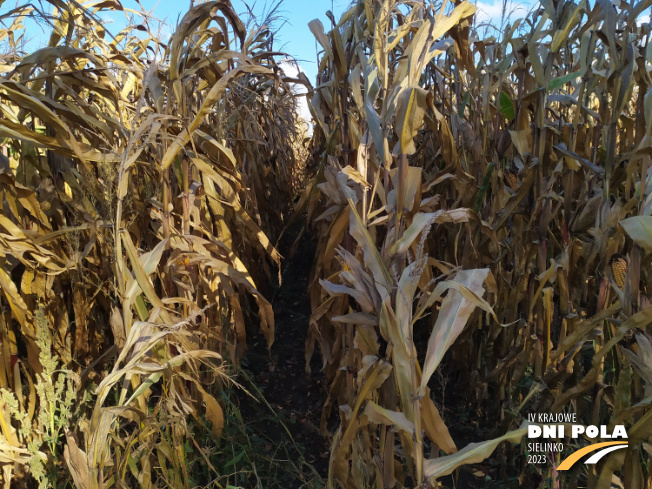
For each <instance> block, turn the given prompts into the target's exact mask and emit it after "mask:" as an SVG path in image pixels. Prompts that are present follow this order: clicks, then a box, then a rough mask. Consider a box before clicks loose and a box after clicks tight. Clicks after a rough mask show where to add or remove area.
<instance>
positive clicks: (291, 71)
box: [280, 59, 312, 132]
mask: <svg viewBox="0 0 652 489" xmlns="http://www.w3.org/2000/svg"><path fill="white" fill-rule="evenodd" d="M280 66H281V69H282V70H283V72H284V73H285V74H286V76H289V77H290V78H298V77H299V72H300V71H303V70H302V69H301V66H300V65H299V63H297V62H296V61H294V60H292V59H286V60H284V61H282V62H281V64H280ZM292 89H293V90H294V91H295V92H294V93H296V94H304V93H307V90H306V87H304V86H303V85H300V84H298V83H297V84H294V85H293V86H292ZM297 102H298V104H299V115H300V116H301V118H302V119H303V120H304V122H305V123H306V124H307V125H308V131H309V132H312V124H311V123H310V121H311V120H312V115H311V114H310V109H309V108H308V101H307V100H306V97H297Z"/></svg>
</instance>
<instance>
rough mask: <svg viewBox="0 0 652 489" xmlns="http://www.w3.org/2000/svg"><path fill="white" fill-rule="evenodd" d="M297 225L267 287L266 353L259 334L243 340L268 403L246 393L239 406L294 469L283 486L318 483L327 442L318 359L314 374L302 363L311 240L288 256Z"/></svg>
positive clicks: (248, 365)
mask: <svg viewBox="0 0 652 489" xmlns="http://www.w3.org/2000/svg"><path fill="white" fill-rule="evenodd" d="M300 230H301V223H299V224H298V225H297V226H293V227H292V228H291V229H289V230H288V232H287V234H286V236H285V237H284V238H283V241H282V242H281V245H280V251H281V254H283V256H285V257H286V258H285V260H284V262H283V265H284V269H283V276H282V277H283V280H282V284H281V286H280V287H276V288H274V289H272V290H273V292H272V294H271V297H272V301H271V302H272V306H273V308H274V315H275V320H276V337H275V341H274V345H273V346H272V350H271V354H270V352H268V351H267V348H266V345H265V341H264V340H263V339H262V337H260V336H258V335H257V334H255V337H253V338H251V341H248V345H249V346H248V351H247V354H246V360H245V362H244V366H245V368H246V369H247V370H248V371H249V374H250V376H251V377H252V380H253V383H254V384H255V385H256V386H257V388H258V389H260V390H261V391H262V395H263V397H264V399H265V401H266V402H267V403H268V406H265V405H264V402H262V403H255V402H253V401H252V400H251V398H249V400H246V399H242V401H243V402H242V403H241V410H242V414H243V417H244V418H245V420H246V421H247V422H250V423H251V427H252V428H253V430H254V432H255V433H258V434H260V435H262V436H264V437H265V438H266V439H267V440H268V448H269V450H270V451H273V452H274V453H275V457H276V458H277V463H279V464H287V468H288V471H287V472H288V473H290V474H291V473H294V474H295V477H289V478H288V479H286V480H284V481H279V483H281V482H283V486H282V487H284V488H300V487H301V488H320V487H323V483H324V482H325V480H326V477H327V472H328V456H329V446H328V442H327V440H326V439H325V438H324V437H323V436H322V435H321V433H320V432H319V421H320V416H321V408H322V406H323V402H324V399H325V397H326V391H325V386H324V385H323V381H322V378H321V376H320V374H319V371H320V367H321V365H314V366H313V369H312V371H313V374H312V375H311V376H308V375H307V374H306V373H305V363H304V349H305V348H304V347H305V338H306V332H307V330H308V321H309V319H310V302H309V298H308V279H309V274H310V269H311V268H312V260H313V258H314V253H315V243H314V242H312V241H311V240H310V238H309V237H308V236H307V235H304V236H303V237H302V239H301V241H300V244H299V246H298V248H297V251H296V253H295V254H294V256H292V257H291V258H290V257H289V252H290V246H291V245H292V243H293V242H294V240H295V239H296V237H297V236H298V235H299V232H300ZM250 329H254V328H250ZM270 408H271V409H270ZM272 410H273V412H274V413H272ZM269 445H272V446H271V447H270V446H269ZM286 458H287V459H286ZM283 472H286V471H285V470H284V471H283Z"/></svg>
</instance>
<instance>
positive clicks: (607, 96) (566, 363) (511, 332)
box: [301, 2, 652, 487]
mask: <svg viewBox="0 0 652 489" xmlns="http://www.w3.org/2000/svg"><path fill="white" fill-rule="evenodd" d="M647 8H649V2H639V3H636V4H634V5H632V6H631V7H628V8H627V9H625V10H621V9H620V8H619V7H617V6H615V5H613V4H611V3H609V2H601V3H600V2H599V3H598V4H596V5H594V6H591V5H589V4H588V3H586V2H580V3H577V4H576V3H573V2H557V3H555V4H551V3H546V2H544V3H542V5H541V8H539V9H538V10H536V11H535V12H534V13H533V14H532V15H531V16H529V17H528V18H526V19H523V20H518V21H516V22H515V23H514V24H512V25H507V27H506V29H505V31H504V33H502V38H501V39H498V40H496V39H492V38H485V39H483V38H481V37H480V36H479V35H477V34H476V33H474V31H473V29H472V15H473V13H474V9H473V8H472V7H471V6H470V5H468V4H466V3H458V4H456V5H455V8H453V7H452V6H448V7H446V6H445V5H444V6H443V7H441V8H438V9H435V8H434V6H432V5H426V6H424V5H422V4H413V3H411V2H364V3H363V2H360V3H357V4H355V5H354V6H353V7H352V8H351V9H350V10H349V11H348V12H346V13H345V14H344V15H343V16H342V18H341V20H340V21H339V23H335V22H334V21H333V28H332V30H330V32H329V33H326V32H325V31H324V28H323V26H322V25H321V24H320V23H319V22H318V21H313V23H312V24H311V28H312V30H313V33H314V34H315V37H316V38H317V40H318V42H319V43H320V45H321V47H322V49H323V56H322V58H321V62H320V75H319V80H318V87H317V88H316V89H315V90H314V93H313V95H312V99H311V109H312V111H313V116H314V118H315V121H316V124H317V127H318V128H319V129H321V131H319V132H318V133H317V135H316V137H315V140H314V144H315V147H316V148H318V150H319V151H322V152H323V153H322V154H323V157H322V158H321V161H320V162H319V171H318V173H317V176H316V178H315V180H314V182H313V183H312V185H310V186H309V187H308V190H307V191H306V193H305V195H304V198H303V200H302V202H301V205H302V206H306V207H307V208H308V210H309V216H311V217H312V218H313V219H314V220H315V222H316V226H318V227H319V228H320V229H321V232H320V236H322V238H321V239H320V242H319V248H318V257H317V261H316V266H315V268H314V270H313V278H314V280H313V286H312V289H311V298H312V306H313V315H312V318H311V323H310V331H309V334H308V342H307V359H309V358H310V357H311V355H312V352H313V350H314V347H315V344H318V345H319V349H320V352H321V355H322V359H323V362H324V369H325V372H326V374H327V376H328V377H329V379H330V381H331V390H330V396H329V401H328V403H327V405H326V407H325V411H324V421H326V420H327V419H328V417H329V413H330V412H331V409H332V407H333V406H337V407H338V408H339V417H340V424H339V428H338V430H337V431H336V434H335V437H334V450H333V454H332V456H331V474H330V475H331V483H334V482H335V481H337V482H338V483H339V484H341V485H343V486H345V487H366V486H371V485H373V484H377V485H380V484H381V483H382V484H383V485H387V486H389V487H391V486H394V485H396V484H399V485H407V484H409V483H410V482H409V481H411V483H413V484H420V483H422V482H423V481H428V482H433V479H435V478H437V477H438V476H441V475H444V474H447V473H450V472H451V471H452V470H454V469H455V468H456V467H457V466H459V465H460V464H461V463H471V462H477V461H480V460H482V459H483V458H485V457H486V456H487V455H488V454H489V453H490V452H491V451H492V450H493V449H494V448H495V447H496V446H497V444H498V441H500V440H501V439H503V438H498V439H496V440H493V441H492V442H487V443H485V444H482V445H480V447H477V446H473V445H472V446H470V447H469V448H467V449H464V450H462V451H460V452H458V453H456V454H455V455H448V456H443V457H441V456H439V451H440V449H441V450H443V451H444V452H448V453H452V452H455V450H456V447H455V444H454V443H453V440H452V437H451V436H450V434H449V431H448V429H447V427H446V424H445V423H444V421H443V420H442V419H441V416H440V413H438V412H437V411H436V408H435V404H434V402H433V399H432V398H433V396H432V395H431V394H433V393H431V392H429V391H428V388H427V387H428V381H429V379H430V378H431V375H432V373H433V371H434V370H435V369H436V368H437V367H438V366H439V365H440V364H441V361H442V359H443V357H444V354H445V353H446V351H447V350H450V351H449V355H448V358H449V361H450V364H451V366H452V367H453V368H455V371H456V372H457V373H456V374H455V375H456V377H457V379H456V381H457V383H458V385H459V386H460V389H459V392H460V394H461V395H462V396H465V397H467V398H471V399H475V402H476V403H477V404H478V405H479V406H481V408H479V410H480V409H484V410H486V411H485V412H489V413H491V416H492V419H497V420H500V427H499V430H500V432H499V433H497V434H502V433H504V432H505V431H506V430H508V429H509V427H510V426H512V425H513V426H518V425H519V424H520V419H522V418H523V417H524V415H525V413H527V412H529V411H534V412H546V411H552V412H556V411H560V410H565V409H570V410H573V411H575V412H577V413H578V419H580V420H581V422H584V423H587V424H589V423H590V424H600V423H604V424H609V423H623V422H626V424H627V425H628V427H629V433H630V446H629V448H628V451H627V453H626V455H624V456H623V455H622V454H621V455H612V456H610V458H609V460H608V462H607V463H606V464H605V466H604V467H601V468H600V470H599V471H597V470H595V469H594V468H591V469H589V470H588V471H587V470H586V469H581V468H578V469H576V470H575V471H573V472H572V473H570V474H563V475H560V474H559V473H557V472H556V471H555V470H554V467H555V466H556V464H558V463H559V456H560V454H558V455H557V456H556V457H554V458H553V459H552V460H551V462H552V463H551V468H550V469H549V471H548V473H547V474H544V477H543V478H542V484H543V483H548V482H550V481H551V483H552V484H553V485H557V484H568V487H572V486H573V485H576V484H577V483H578V480H583V481H584V482H586V483H588V484H589V486H590V487H609V484H610V483H611V481H612V480H613V478H614V477H620V479H621V480H622V481H624V483H625V484H626V485H627V484H630V485H632V487H644V481H645V479H646V478H648V477H649V475H648V474H647V469H646V464H645V460H646V459H647V455H645V454H644V452H643V451H642V448H643V447H644V445H642V442H643V441H644V440H645V439H646V437H647V436H649V428H648V427H649V423H648V421H647V420H648V417H649V415H650V414H649V413H650V410H649V403H648V400H647V398H646V397H645V395H644V390H642V387H641V385H642V384H643V385H645V382H646V381H645V378H646V376H647V374H645V370H644V365H646V361H645V360H642V359H643V358H647V356H646V355H647V353H646V352H647V351H648V350H647V345H648V343H649V342H648V341H646V339H645V336H641V334H642V333H645V331H646V329H647V326H648V324H649V323H650V314H651V311H652V309H651V308H650V307H649V302H648V300H647V299H646V297H645V296H646V292H645V291H646V290H647V287H648V284H649V270H648V269H649V267H647V265H645V263H646V260H645V259H644V258H645V256H646V253H647V251H648V250H649V234H648V233H647V231H646V229H648V226H649V224H648V223H647V221H646V218H647V215H648V214H649V213H648V212H647V211H646V210H645V209H647V207H649V206H647V207H646V202H647V201H648V196H649V192H648V190H646V189H647V183H646V184H643V183H642V182H648V181H649V177H647V175H648V158H647V157H646V156H645V154H646V149H645V148H647V137H648V135H647V129H646V128H647V127H649V126H648V121H649V117H648V115H647V112H646V109H645V107H647V105H646V104H647V98H649V97H646V96H645V95H646V92H647V91H648V86H649V83H648V81H647V80H648V78H649V75H648V73H647V71H646V68H644V66H647V63H648V62H649V61H647V59H648V58H647V57H648V54H647V52H648V51H649V50H648V49H647V45H646V43H645V40H646V37H645V36H647V33H649V24H643V25H640V24H639V23H638V22H637V19H638V18H639V16H640V15H641V13H642V12H643V11H645V9H647ZM446 12H447V13H448V15H443V14H444V13H446ZM648 210H649V209H648ZM459 223H464V224H459ZM326 230H327V231H326ZM630 238H631V240H630ZM483 283H484V284H485V286H486V287H487V290H489V291H490V293H491V296H492V297H493V301H492V302H493V303H494V306H493V307H491V306H489V305H488V304H487V302H486V301H485V300H484V299H483V294H484V289H483V287H482V285H483ZM451 288H452V289H453V290H449V291H448V293H447V294H446V295H445V296H444V297H443V299H442V294H443V291H444V290H446V289H451ZM476 308H477V309H476ZM474 309H475V311H474ZM479 310H484V313H483V314H480V312H479ZM428 315H429V318H426V316H428ZM420 318H424V320H423V321H419V322H417V320H418V319H420ZM466 323H473V324H476V325H477V327H474V328H470V327H469V328H464V325H465V324H466ZM424 327H428V328H432V329H431V330H429V331H428V334H429V335H430V340H429V342H428V344H427V345H419V344H415V340H414V338H415V334H414V333H415V331H418V329H419V328H424ZM628 338H629V339H628ZM456 339H457V342H456V343H455V344H453V342H454V341H455V340H456ZM632 345H633V346H632ZM643 345H645V346H643ZM636 351H638V353H636ZM582 357H583V358H582ZM632 369H633V370H632ZM637 376H639V377H637ZM490 393H494V395H490ZM437 394H438V393H437V392H434V400H437ZM587 394H591V396H590V399H587V398H586V397H585V396H586V395H587ZM634 406H635V407H634ZM396 433H398V439H399V440H400V444H397V443H396V438H397V435H396ZM521 434H522V431H520V430H516V431H514V432H510V433H508V434H507V435H505V436H506V437H507V438H509V439H511V440H513V441H517V440H518V439H519V437H520V435H521ZM399 446H400V448H401V450H400V451H398V449H397V448H398V447H399ZM503 450H504V452H503V459H504V460H508V464H507V467H506V470H508V471H510V472H511V473H512V475H514V476H518V477H519V479H520V480H522V479H523V478H524V477H525V476H526V475H527V472H528V470H529V468H528V467H527V466H526V457H524V456H523V455H522V454H523V451H522V450H521V451H518V450H517V451H514V450H507V449H503ZM428 451H429V452H430V454H429V455H428V453H427V452H428ZM424 453H425V455H424ZM623 453H624V452H623ZM561 455H563V454H561ZM465 457H468V458H465ZM514 467H516V470H513V468H514ZM546 481H548V482H546Z"/></svg>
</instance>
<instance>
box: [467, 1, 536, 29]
mask: <svg viewBox="0 0 652 489" xmlns="http://www.w3.org/2000/svg"><path fill="white" fill-rule="evenodd" d="M475 5H476V7H478V12H477V13H476V16H475V21H476V23H477V24H481V23H486V22H489V23H491V24H493V25H495V26H496V27H500V21H501V19H502V15H503V9H504V10H505V21H509V20H510V19H511V21H513V20H515V19H518V18H521V17H525V16H526V15H527V13H528V10H529V6H528V5H527V4H524V3H522V2H513V1H512V0H507V1H506V2H505V4H504V5H503V2H502V1H501V0H495V1H494V2H493V3H487V2H480V1H479V2H476V4H475Z"/></svg>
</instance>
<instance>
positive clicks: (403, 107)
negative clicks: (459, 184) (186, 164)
mask: <svg viewBox="0 0 652 489" xmlns="http://www.w3.org/2000/svg"><path fill="white" fill-rule="evenodd" d="M400 7H406V8H407V13H404V11H403V10H402V9H401V8H400ZM474 11H475V8H474V7H473V6H472V5H471V4H469V3H468V2H462V3H460V4H459V5H456V6H455V8H453V9H452V10H451V11H450V12H449V13H448V14H446V12H447V11H446V10H445V7H443V8H441V9H439V10H435V9H434V7H433V6H425V7H424V6H423V5H412V4H408V3H405V4H402V3H400V2H390V1H387V2H364V3H362V2H360V3H357V4H356V5H354V6H353V7H352V8H351V10H349V11H348V12H347V13H345V14H344V16H343V17H342V20H341V21H340V24H339V25H337V26H335V27H334V28H333V29H332V30H331V31H330V33H329V34H328V35H327V34H325V33H324V31H323V27H322V26H321V24H320V23H319V22H318V21H313V22H312V23H311V28H312V30H313V33H315V36H316V38H317V40H318V42H319V43H320V44H321V47H322V48H323V50H324V56H323V58H322V60H321V63H320V70H322V73H323V75H321V76H322V78H321V79H320V82H321V85H320V86H319V87H317V88H316V90H315V95H314V96H313V97H312V99H311V101H310V103H311V109H312V111H313V115H314V116H315V118H316V120H317V123H318V126H319V127H320V128H321V129H322V133H323V136H324V138H325V143H324V148H325V151H324V156H323V159H322V165H321V167H320V171H319V174H318V176H317V178H316V180H315V184H314V185H315V187H314V190H313V189H309V190H308V191H307V192H306V194H305V199H304V202H305V203H307V204H310V205H311V206H312V208H313V209H317V208H319V209H320V210H321V214H320V215H319V216H316V215H315V221H316V222H318V223H324V224H323V225H324V226H327V227H328V232H324V233H323V235H324V236H326V238H324V239H322V240H321V241H320V245H319V249H318V258H317V264H316V268H315V270H314V281H315V282H314V286H313V289H312V302H313V315H312V318H311V328H310V333H309V338H308V344H307V347H308V348H307V350H308V360H309V357H310V355H311V353H312V349H313V344H314V342H318V343H319V346H320V350H321V353H322V358H323V359H324V363H325V367H326V370H327V372H328V374H329V376H330V380H331V390H330V395H329V400H328V405H327V406H326V408H325V416H328V412H329V409H330V405H331V404H334V403H336V404H337V405H338V407H339V415H340V425H339V428H338V429H337V431H336V433H335V435H334V438H333V446H332V453H331V461H330V473H329V480H330V484H331V485H332V484H334V483H335V482H338V483H339V484H340V485H342V486H344V487H372V486H376V485H383V486H387V487H392V486H395V485H397V484H398V485H399V486H409V485H421V484H433V483H434V481H435V480H436V479H437V478H438V477H440V476H443V475H446V474H449V473H451V472H452V471H453V470H454V469H455V468H456V467H458V466H460V465H462V464H464V463H470V462H473V461H479V460H482V459H484V458H485V457H486V456H488V455H489V454H490V453H491V452H492V451H493V449H494V448H495V446H496V445H497V444H498V443H499V442H500V441H501V440H502V439H512V440H518V439H520V437H521V436H522V435H523V433H524V431H523V430H516V431H513V432H510V433H508V434H507V435H505V436H504V437H502V438H499V439H496V440H492V441H489V442H484V443H482V444H481V445H480V446H470V447H467V449H465V450H462V451H460V452H458V453H455V452H457V448H456V445H455V443H454V441H453V440H452V438H451V436H450V434H449V431H448V428H447V426H446V424H445V423H444V421H443V419H442V417H441V415H440V412H439V411H438V409H437V407H436V405H435V402H434V400H433V397H432V396H431V392H430V389H429V387H428V384H429V381H430V379H431V377H432V374H433V373H434V372H435V370H436V369H437V367H438V366H439V364H440V363H441V361H442V359H443V357H444V354H445V353H446V351H447V350H448V349H449V347H450V346H451V345H452V344H453V342H454V341H455V339H456V338H457V337H458V336H459V335H460V333H461V332H462V330H463V329H464V327H465V325H466V324H467V322H468V321H469V320H470V318H471V317H472V316H473V314H474V312H475V311H476V308H478V307H480V308H481V309H484V310H485V311H487V312H488V313H489V314H492V315H493V311H492V309H491V307H490V306H489V305H488V303H487V302H486V301H485V300H484V299H483V295H484V293H485V290H484V288H483V285H484V284H485V282H487V281H488V280H489V277H490V275H489V270H488V269H487V268H480V269H463V268H462V267H459V266H455V265H450V264H446V263H442V262H440V261H438V260H436V259H433V258H431V257H430V256H429V255H428V248H427V245H426V243H427V237H428V235H429V232H430V230H431V228H432V227H433V226H440V225H451V226H453V227H457V228H459V227H460V226H461V225H462V223H468V222H469V221H476V222H477V223H478V224H479V225H480V226H481V228H487V229H485V231H484V232H487V233H489V234H491V233H490V230H489V229H488V226H486V224H484V223H482V222H481V220H480V219H479V217H478V215H477V214H476V213H475V212H473V211H472V210H471V209H469V208H464V207H455V206H453V207H452V208H448V209H447V208H445V207H444V206H443V205H442V203H443V202H442V197H441V196H440V195H438V194H434V195H428V194H429V193H430V189H432V188H434V187H436V185H437V184H438V183H439V181H441V179H440V180H439V181H437V180H436V179H432V178H431V176H430V175H428V172H427V171H426V170H427V169H425V168H424V167H423V166H422V165H420V164H419V163H421V162H420V161H419V152H420V151H419V150H418V149H417V146H418V145H419V144H420V141H419V132H420V129H421V127H422V126H423V125H424V123H427V124H428V125H429V126H432V127H433V128H434V129H435V130H437V132H438V133H439V134H440V135H441V138H442V140H443V141H444V144H445V145H447V148H446V149H447V151H449V152H450V151H455V145H454V141H453V138H452V136H451V132H450V129H449V125H448V122H447V121H446V120H445V119H444V118H443V116H442V115H441V113H440V112H439V111H438V110H437V108H436V107H435V105H434V98H433V93H432V92H431V91H430V90H428V89H426V88H425V87H424V82H425V81H426V80H427V77H425V76H424V75H426V74H427V69H428V67H429V66H430V65H431V64H432V62H433V59H434V57H435V56H437V55H438V54H440V53H441V52H443V51H444V50H446V49H447V48H448V47H449V46H450V43H449V41H448V40H446V39H443V40H442V38H443V37H444V36H445V35H447V34H448V33H449V32H450V31H451V29H453V28H456V27H459V26H460V25H463V23H464V22H468V19H469V18H470V17H471V16H472V15H473V13H474ZM326 77H327V78H326ZM335 148H340V149H339V151H338V150H337V149H335ZM334 149H335V150H334ZM447 156H451V155H447ZM414 163H416V164H414ZM453 171H454V172H456V173H459V174H460V177H461V178H464V172H463V170H462V168H461V166H460V165H459V162H458V165H457V168H456V169H453ZM450 177H453V178H454V175H450ZM321 179H323V182H321V183H319V180H321ZM317 191H320V192H321V193H322V194H323V195H324V196H325V203H324V204H323V205H322V206H319V207H317V205H316V204H317V202H318V199H319V194H318V193H317ZM311 210H312V209H311ZM317 281H318V283H317ZM488 283H489V284H491V283H492V281H491V280H489V281H488ZM435 306H436V308H437V309H438V313H437V319H436V322H435V324H434V327H433V329H432V332H431V334H430V339H429V341H428V345H427V348H426V351H425V355H424V356H423V357H422V358H421V357H420V355H419V351H418V349H421V350H423V349H422V348H419V345H417V344H415V331H416V330H417V329H418V328H420V327H423V326H421V325H422V322H420V319H422V318H423V317H424V316H425V315H426V314H429V313H430V310H431V309H432V308H433V307H435ZM421 353H423V351H421ZM397 441H398V442H399V443H398V444H397ZM398 447H400V449H399V448H398ZM439 449H442V450H444V451H445V452H446V453H448V454H450V455H448V456H445V457H440V458H435V457H437V455H438V454H439ZM399 453H400V454H401V455H399Z"/></svg>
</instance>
